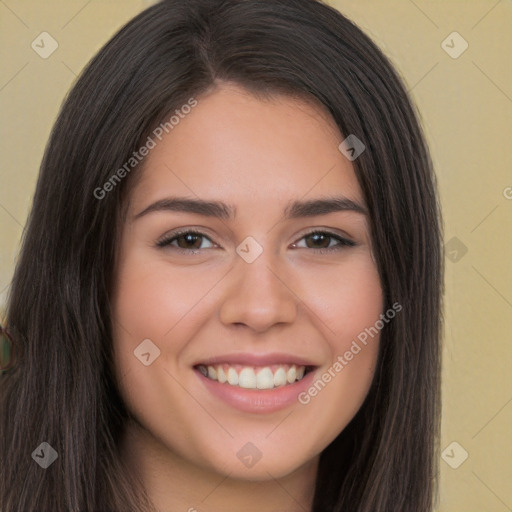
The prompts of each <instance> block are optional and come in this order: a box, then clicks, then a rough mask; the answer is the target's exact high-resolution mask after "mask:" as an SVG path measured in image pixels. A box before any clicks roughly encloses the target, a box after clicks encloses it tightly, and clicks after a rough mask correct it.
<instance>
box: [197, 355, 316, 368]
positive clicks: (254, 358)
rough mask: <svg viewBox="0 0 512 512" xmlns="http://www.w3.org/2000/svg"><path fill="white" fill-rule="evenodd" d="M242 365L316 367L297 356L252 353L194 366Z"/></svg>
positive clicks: (221, 358)
mask: <svg viewBox="0 0 512 512" xmlns="http://www.w3.org/2000/svg"><path fill="white" fill-rule="evenodd" d="M223 363H226V364H240V365H244V366H271V365H274V364H295V365H297V366H316V365H315V364H313V363H312V362H311V361H310V360H308V359H306V358H303V357H298V356H297V355H295V354H286V353H284V352H283V353H277V352H273V353H271V354H254V353H252V354H250V353H241V352H238V353H234V354H224V355H221V356H215V357H209V358H208V359H202V360H201V361H197V363H195V364H194V365H193V366H199V365H203V366H215V365H217V364H223Z"/></svg>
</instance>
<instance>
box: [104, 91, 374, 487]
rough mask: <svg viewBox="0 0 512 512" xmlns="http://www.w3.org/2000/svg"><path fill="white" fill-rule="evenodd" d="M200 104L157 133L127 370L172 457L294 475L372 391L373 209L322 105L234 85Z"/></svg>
mask: <svg viewBox="0 0 512 512" xmlns="http://www.w3.org/2000/svg"><path fill="white" fill-rule="evenodd" d="M197 101H198V103H197V105H196V106H195V107H194V108H192V109H190V112H189V113H188V114H187V115H183V116H182V117H180V120H179V123H178V124H176V125H174V127H173V129H172V130H170V131H169V133H168V134H165V132H164V136H163V137H162V140H161V141H159V140H158V139H157V138H155V141H156V146H155V147H154V148H152V149H151V151H150V153H149V155H148V156H147V158H146V160H145V162H144V168H143V170H142V174H141V176H140V180H137V183H136V184H135V186H134V188H133V190H132V192H131V195H130V198H129V208H128V214H127V217H126V221H125V224H124V226H123V228H122V233H121V242H120V246H119V260H118V264H117V267H116V272H115V283H116V284H115V290H114V294H113V311H114V344H115V362H116V372H117V378H118V381H119V383H120V384H119V385H120V389H121V394H122V396H123V399H124V400H125V402H126V405H127V407H128V409H129V410H130V411H131V413H132V415H133V416H134V417H135V418H136V420H137V422H138V424H139V426H138V427H137V428H140V429H141V431H143V432H144V436H145V439H146V440H147V443H148V446H149V445H150V444H151V446H153V447H156V449H157V451H158V453H159V454H160V456H162V457H168V458H169V459H174V460H180V461H181V463H182V464H184V465H185V464H188V465H192V466H194V467H197V468H201V469H202V470H208V471H213V472H215V473H220V474H223V475H227V474H231V476H235V477H237V478H241V479H254V480H263V479H268V478H269V473H270V474H271V475H273V477H275V478H277V477H284V476H285V475H289V474H291V473H292V472H293V471H295V470H298V469H299V468H301V467H305V466H306V465H308V464H310V463H311V461H314V460H317V456H318V455H319V453H320V452H321V451H322V450H323V449H324V448H325V447H326V446H327V445H328V444H329V443H330V442H331V441H332V440H333V439H334V438H335V437H336V436H337V435H338V434H339V433H340V432H341V431H342V430H343V429H344V427H345V426H346V425H347V424H348V423H349V421H350V420H351V419H352V418H353V416H354V415H355V413H356V412H357V411H358V409H359V408H360V406H361V405H362V402H363V400H364V398H365V396H366V394H367V392H368V390H369V386H370V384H371V380H372V377H373V374H374V369H375V365H376V360H377V353H378V343H379V340H378V335H374V336H373V337H367V341H366V343H364V344H363V343H362V342H361V341H360V339H361V336H360V335H361V333H363V332H365V329H368V328H369V327H372V326H374V325H375V324H376V322H378V321H379V318H381V317H380V315H381V313H382V312H383V311H382V307H383V302H382V290H381V285H380V280H379V275H378V272H377V269H376V264H375V262H374V260H373V258H372V253H371V245H370V242H371V241H370V235H369V219H368V218H367V216H366V214H365V208H366V206H365V202H364V198H363V195H362V192H361V190H360V187H359V185H358V182H357V179H356V176H355V173H354V170H353V167H352V164H351V162H350V161H349V160H348V159H347V158H345V156H344V155H343V154H342V153H341V152H340V151H339V149H338V146H339V144H340V142H341V141H342V140H343V137H342V136H341V134H340V132H339V131H338V128H337V127H336V125H335V123H334V121H333V120H332V119H331V118H330V117H329V116H328V115H327V113H326V112H325V111H324V110H323V109H322V108H321V107H319V106H315V105H314V104H310V103H305V102H303V101H300V100H298V99H292V98H290V97H284V96H278V97H275V98H274V99H272V100H260V99H256V98H255V97H253V96H252V95H250V94H249V93H248V92H246V91H244V90H243V89H240V88H238V87H236V86H233V85H225V84H224V85H222V86H221V87H219V88H217V89H215V90H214V91H213V92H211V93H209V94H208V95H205V96H202V97H199V98H197ZM334 199H336V200H337V201H334V202H333V201H332V200H334ZM326 200H327V201H331V202H329V203H321V202H320V201H326ZM358 336H359V339H358ZM356 346H357V347H359V350H358V349H357V348H356Z"/></svg>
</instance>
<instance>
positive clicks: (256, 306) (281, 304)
mask: <svg viewBox="0 0 512 512" xmlns="http://www.w3.org/2000/svg"><path fill="white" fill-rule="evenodd" d="M269 253H270V251H263V253H262V254H261V255H260V256H259V257H258V258H257V259H256V260H255V261H253V262H252V263H247V262H246V261H244V260H243V259H242V258H238V259H237V261H236V263H235V268H234V269H233V270H232V271H231V272H230V273H229V274H228V275H229V277H228V279H229V284H228V286H227V288H226V290H225V295H224V300H223V301H222V305H221V308H220V320H221V322H222V323H223V324H224V325H227V326H228V325H231V324H243V325H246V326H247V327H250V328H251V329H253V330H254V331H257V332H264V331H266V330H267V329H269V328H270V327H272V326H273V325H275V324H287V323H288V324H289V323H292V322H294V320H295V318H296V316H297V304H298V302H299V301H300V299H299V298H298V297H296V295H295V294H294V292H293V290H292V287H291V283H289V282H288V281H289V279H286V276H285V275H284V272H283V269H282V265H277V264H276V262H275V261H272V260H273V258H271V256H272V255H270V254H269ZM267 255H268V256H267ZM280 269H281V270H280Z"/></svg>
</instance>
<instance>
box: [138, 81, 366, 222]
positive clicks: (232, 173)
mask: <svg viewBox="0 0 512 512" xmlns="http://www.w3.org/2000/svg"><path fill="white" fill-rule="evenodd" d="M187 111H189V112H188V113H187V114H183V113H182V114H181V116H180V117H179V121H178V123H176V124H174V126H173V127H172V129H171V130H170V131H169V133H165V132H164V135H163V137H162V140H158V139H156V138H155V139H154V140H155V142H156V144H155V146H154V148H153V149H151V151H150V153H149V155H148V156H147V157H146V159H145V161H144V164H143V166H142V169H141V173H142V174H141V176H140V179H139V180H137V184H136V186H135V188H134V190H133V191H132V198H131V201H130V203H132V204H133V206H134V208H140V207H143V206H144V203H145V202H147V201H149V200H158V199H160V198H162V197H165V195H166V194H171V193H172V195H188V196H198V197H202V198H216V199H223V200H225V201H226V202H230V203H232V204H236V205H237V206H238V205H240V206H239V207H238V208H237V210H239V209H242V210H243V209H244V206H245V209H246V210H247V211H248V212H255V211H258V210H259V209H261V207H262V202H265V204H266V205H267V206H268V205H269V204H281V203H283V202H287V201H289V200H290V199H296V198H306V199H307V198H309V196H311V197H316V196H325V195H335V194H336V193H342V194H343V195H344V196H346V197H349V198H351V199H354V200H358V201H359V202H363V201H362V195H361V191H360V189H359V185H358V182H357V179H356V176H355V173H354V169H353V167H352V164H351V162H350V161H349V160H347V159H346V158H345V157H344V156H343V155H342V153H341V152H340V151H339V149H338V146H339V144H340V142H341V141H342V138H343V137H342V135H341V133H340V132H339V129H338V127H337V126H336V124H335V122H334V120H333V119H332V118H331V117H330V115H329V114H328V113H327V111H326V109H325V108H324V107H323V106H321V105H318V104H316V103H315V102H313V101H305V100H303V99H299V98H292V97H290V96H284V95H279V96H274V97H272V98H271V99H261V98H257V97H255V96H254V95H252V94H251V93H249V92H247V91H246V90H244V89H242V88H239V87H237V86H233V85H229V86H222V87H220V88H217V89H216V90H214V91H213V92H211V93H209V94H208V95H205V96H200V97H198V98H197V105H196V106H195V107H194V108H193V109H190V110H189V109H187ZM177 119H178V118H176V120H177Z"/></svg>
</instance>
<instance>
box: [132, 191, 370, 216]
mask: <svg viewBox="0 0 512 512" xmlns="http://www.w3.org/2000/svg"><path fill="white" fill-rule="evenodd" d="M161 211H175V212H188V213H196V214H198V215H203V216H205V217H215V218H218V219H222V220H231V219H234V218H235V216H236V207H234V206H232V205H229V204H226V203H223V202H222V201H206V200H204V199H191V198H186V197H169V198H165V199H160V200H159V201H156V202H155V203H152V204H150V205H149V206H148V207H147V208H145V209H144V210H142V211H141V212H140V213H138V214H137V215H135V217H134V220H136V219H139V218H140V217H143V216H144V215H147V214H149V213H152V212H161ZM343 211H352V212H356V213H360V214H362V215H368V212H367V210H366V208H365V207H364V206H363V205H361V204H359V203H358V202H356V201H353V200H352V199H348V198H347V197H343V196H340V197H326V198H319V199H312V200H309V201H292V202H290V203H289V204H288V205H287V206H286V208H285V209H284V218H285V219H299V218H305V217H315V216H317V215H327V214H329V213H334V212H343Z"/></svg>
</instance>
